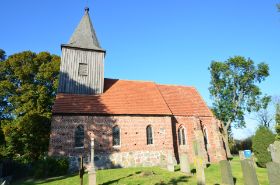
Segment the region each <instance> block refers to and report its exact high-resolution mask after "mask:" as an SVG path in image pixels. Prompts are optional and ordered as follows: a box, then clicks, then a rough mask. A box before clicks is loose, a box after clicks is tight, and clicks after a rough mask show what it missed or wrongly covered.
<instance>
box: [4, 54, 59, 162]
mask: <svg viewBox="0 0 280 185" xmlns="http://www.w3.org/2000/svg"><path fill="white" fill-rule="evenodd" d="M59 64H60V58H59V57H58V56H55V55H50V54H49V53H47V52H41V53H38V54H36V53H33V52H31V51H24V52H21V53H17V54H14V55H11V56H9V57H8V58H7V59H6V60H5V61H2V62H1V63H0V121H1V123H0V124H1V125H0V126H1V129H0V145H1V133H2V138H3V135H4V139H5V140H4V143H5V147H4V148H5V150H6V151H5V152H4V153H6V155H8V156H9V157H12V158H14V159H17V160H20V161H24V162H32V161H34V160H37V159H38V158H39V157H40V155H42V154H43V153H44V152H45V151H47V148H48V138H49V129H50V118H51V107H52V104H53V102H54V98H55V95H56V89H57V86H58V74H59ZM2 140H3V139H2ZM2 143H3V142H2ZM2 145H3V144H2Z"/></svg>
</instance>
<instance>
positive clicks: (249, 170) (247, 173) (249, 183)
mask: <svg viewBox="0 0 280 185" xmlns="http://www.w3.org/2000/svg"><path fill="white" fill-rule="evenodd" d="M240 162H241V168H242V173H243V179H244V185H259V181H258V177H257V174H256V170H255V166H254V164H253V162H252V160H250V159H244V160H241V161H240Z"/></svg>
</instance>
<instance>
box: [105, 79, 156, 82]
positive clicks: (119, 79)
mask: <svg viewBox="0 0 280 185" xmlns="http://www.w3.org/2000/svg"><path fill="white" fill-rule="evenodd" d="M105 79H108V80H120V81H129V82H149V83H155V82H154V81H148V80H128V79H117V78H105Z"/></svg>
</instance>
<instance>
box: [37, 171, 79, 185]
mask: <svg viewBox="0 0 280 185" xmlns="http://www.w3.org/2000/svg"><path fill="white" fill-rule="evenodd" d="M76 175H78V174H77V173H73V174H71V175H65V176H60V177H52V178H48V179H45V180H42V181H40V182H39V183H36V184H44V183H49V182H53V181H58V180H63V179H67V178H69V177H74V176H76Z"/></svg>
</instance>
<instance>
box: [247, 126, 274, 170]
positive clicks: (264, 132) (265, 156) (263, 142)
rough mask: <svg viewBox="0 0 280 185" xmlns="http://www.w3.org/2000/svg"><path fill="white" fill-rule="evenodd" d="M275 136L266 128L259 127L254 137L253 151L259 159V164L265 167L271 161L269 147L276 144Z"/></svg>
mask: <svg viewBox="0 0 280 185" xmlns="http://www.w3.org/2000/svg"><path fill="white" fill-rule="evenodd" d="M274 138H275V135H274V134H273V133H272V132H271V130H269V129H268V128H266V127H263V126H261V127H259V128H258V130H257V131H256V134H255V136H254V137H253V146H252V147H253V151H254V154H255V156H256V158H257V164H258V166H260V167H263V168H264V167H265V165H266V163H267V162H269V161H271V155H270V153H269V152H268V151H267V148H268V146H269V145H270V144H271V143H273V142H274Z"/></svg>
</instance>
